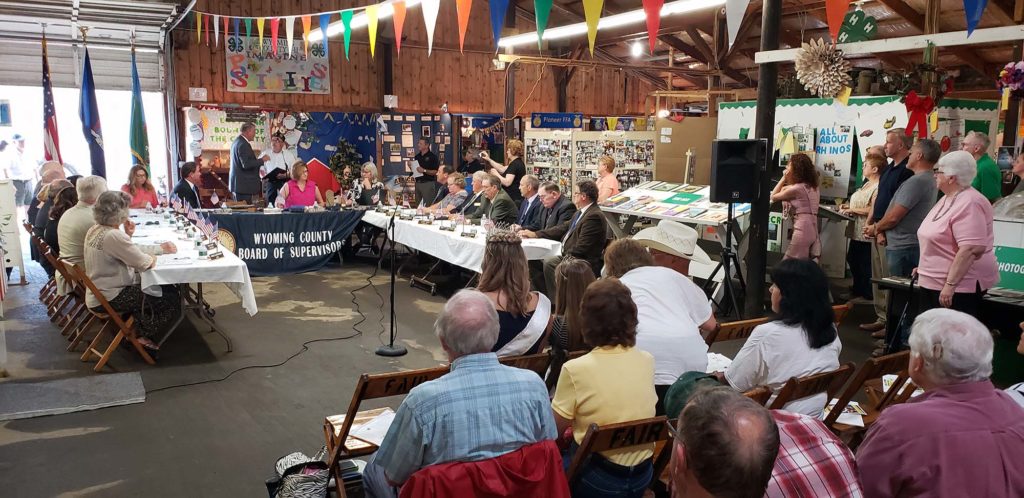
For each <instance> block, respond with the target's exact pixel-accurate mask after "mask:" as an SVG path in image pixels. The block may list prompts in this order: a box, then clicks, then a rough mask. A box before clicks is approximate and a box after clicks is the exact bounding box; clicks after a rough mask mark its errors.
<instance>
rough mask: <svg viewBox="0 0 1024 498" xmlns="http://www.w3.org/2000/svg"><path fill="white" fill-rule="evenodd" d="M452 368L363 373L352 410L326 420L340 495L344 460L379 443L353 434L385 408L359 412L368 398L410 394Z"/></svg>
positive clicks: (326, 435) (342, 493) (368, 451)
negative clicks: (352, 432) (340, 465)
mask: <svg viewBox="0 0 1024 498" xmlns="http://www.w3.org/2000/svg"><path fill="white" fill-rule="evenodd" d="M450 370H451V367H449V366H443V367H434V368H427V369H422V370H410V371H407V372H394V373H384V374H365V373H364V374H362V375H360V376H359V382H358V383H356V388H355V391H354V392H353V393H352V401H351V402H349V405H348V411H346V412H345V414H344V415H332V416H329V417H326V418H325V419H324V439H325V440H326V442H327V451H328V453H329V454H330V460H329V461H328V465H329V467H328V468H330V469H331V475H332V476H333V477H334V482H335V487H336V489H337V493H338V497H339V498H344V497H345V496H346V495H345V482H344V480H343V479H342V475H341V468H340V467H339V466H338V464H339V462H341V461H342V460H347V459H350V458H355V457H360V456H365V455H369V454H371V453H373V452H375V451H377V446H376V445H374V444H372V443H369V442H366V441H363V440H361V439H357V438H353V437H350V436H349V433H350V432H351V431H352V430H353V429H358V428H359V427H360V426H362V425H363V424H365V423H367V422H369V421H370V420H373V418H374V417H376V416H377V415H379V414H381V413H382V412H383V411H384V409H383V408H382V409H377V410H365V411H359V405H360V404H361V403H362V402H363V401H366V400H371V399H379V398H389V397H391V396H403V395H406V394H409V391H411V390H412V388H414V387H416V386H418V385H420V384H422V383H424V382H427V381H430V380H434V379H437V378H440V377H441V376H443V375H444V374H446V373H448V372H449V371H450Z"/></svg>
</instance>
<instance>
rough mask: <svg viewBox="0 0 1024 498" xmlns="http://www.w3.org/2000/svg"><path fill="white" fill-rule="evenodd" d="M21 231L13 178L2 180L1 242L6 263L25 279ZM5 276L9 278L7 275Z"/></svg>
mask: <svg viewBox="0 0 1024 498" xmlns="http://www.w3.org/2000/svg"><path fill="white" fill-rule="evenodd" d="M21 233H22V227H21V225H19V224H18V207H17V206H16V205H15V202H14V183H13V182H11V180H0V243H2V244H3V258H4V265H5V267H7V268H17V269H18V271H19V275H21V279H22V280H24V279H25V262H24V261H23V260H22V254H21ZM3 277H4V278H7V275H4V276H3ZM0 316H2V315H0Z"/></svg>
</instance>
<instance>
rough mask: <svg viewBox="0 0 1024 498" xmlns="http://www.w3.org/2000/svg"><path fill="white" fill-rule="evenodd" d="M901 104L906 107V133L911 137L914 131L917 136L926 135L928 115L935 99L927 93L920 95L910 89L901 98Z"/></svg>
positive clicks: (933, 107)
mask: <svg viewBox="0 0 1024 498" xmlns="http://www.w3.org/2000/svg"><path fill="white" fill-rule="evenodd" d="M903 105H904V106H906V108H907V128H906V132H905V133H906V135H907V136H908V137H912V136H914V132H915V131H916V132H917V137H918V138H926V137H928V115H929V114H931V112H932V110H933V109H935V100H934V99H932V98H931V97H930V96H928V95H925V96H920V95H918V94H917V91H916V90H911V91H910V93H908V94H907V95H906V97H904V98H903Z"/></svg>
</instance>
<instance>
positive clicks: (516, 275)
mask: <svg viewBox="0 0 1024 498" xmlns="http://www.w3.org/2000/svg"><path fill="white" fill-rule="evenodd" d="M478 290H480V292H483V293H484V295H486V296H487V298H488V299H490V300H491V302H493V303H494V307H495V308H496V309H497V310H498V321H499V322H500V324H501V328H500V331H499V332H498V342H497V343H495V345H494V348H493V351H494V352H495V353H497V354H498V356H520V355H526V354H534V353H538V352H540V351H541V349H542V348H543V346H544V343H545V342H547V341H546V338H547V332H548V329H549V328H550V326H551V318H552V315H551V301H550V300H548V298H547V296H545V295H544V294H541V293H540V292H531V291H530V270H529V268H528V267H527V265H526V253H525V252H524V251H523V240H522V239H521V238H520V237H519V235H517V234H516V233H515V232H513V231H510V230H507V229H503V228H497V229H494V230H491V231H490V232H489V233H488V234H487V246H486V249H485V250H484V261H483V268H482V271H481V273H480V285H479V286H478Z"/></svg>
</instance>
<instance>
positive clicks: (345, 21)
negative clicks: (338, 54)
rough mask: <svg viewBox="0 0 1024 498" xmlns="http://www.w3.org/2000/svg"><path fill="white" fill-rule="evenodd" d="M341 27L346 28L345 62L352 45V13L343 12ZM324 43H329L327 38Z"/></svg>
mask: <svg viewBox="0 0 1024 498" xmlns="http://www.w3.org/2000/svg"><path fill="white" fill-rule="evenodd" d="M341 25H342V26H343V27H344V28H345V33H343V36H344V38H345V60H349V58H348V47H349V44H350V43H352V11H351V10H343V11H341ZM324 43H327V38H324Z"/></svg>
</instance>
